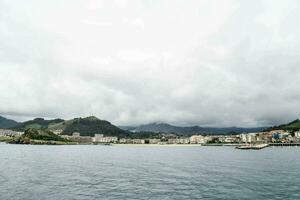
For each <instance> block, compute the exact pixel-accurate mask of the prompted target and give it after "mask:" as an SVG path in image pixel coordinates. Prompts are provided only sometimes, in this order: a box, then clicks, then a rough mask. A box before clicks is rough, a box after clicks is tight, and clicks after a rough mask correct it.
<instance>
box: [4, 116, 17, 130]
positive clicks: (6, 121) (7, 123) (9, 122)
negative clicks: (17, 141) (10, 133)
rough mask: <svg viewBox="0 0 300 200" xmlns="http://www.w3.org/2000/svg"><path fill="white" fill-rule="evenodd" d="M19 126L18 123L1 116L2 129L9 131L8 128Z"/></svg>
mask: <svg viewBox="0 0 300 200" xmlns="http://www.w3.org/2000/svg"><path fill="white" fill-rule="evenodd" d="M17 125H18V122H16V121H14V120H11V119H6V118H5V117H2V116H0V128H2V129H7V128H12V127H15V126H17Z"/></svg>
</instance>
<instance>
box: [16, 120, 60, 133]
mask: <svg viewBox="0 0 300 200" xmlns="http://www.w3.org/2000/svg"><path fill="white" fill-rule="evenodd" d="M63 121H64V120H62V119H53V120H45V119H43V118H35V119H33V120H29V121H26V122H23V123H19V124H18V125H17V126H15V127H13V129H14V130H17V131H25V130H27V129H29V128H34V129H48V127H49V126H51V125H54V124H57V123H61V122H63Z"/></svg>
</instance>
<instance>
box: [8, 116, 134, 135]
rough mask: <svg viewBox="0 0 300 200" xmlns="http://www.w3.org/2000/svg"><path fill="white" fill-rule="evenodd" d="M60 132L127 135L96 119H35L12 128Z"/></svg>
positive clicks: (68, 133)
mask: <svg viewBox="0 0 300 200" xmlns="http://www.w3.org/2000/svg"><path fill="white" fill-rule="evenodd" d="M30 128H33V129H38V130H50V131H58V130H60V131H62V134H65V135H71V134H72V133H73V132H79V133H80V134H81V136H92V137H93V136H94V134H104V135H106V136H117V137H125V136H128V133H127V132H126V131H124V130H122V129H120V128H118V127H116V126H114V125H112V124H111V123H110V122H108V121H105V120H100V119H98V118H96V117H86V118H75V119H71V120H63V119H53V120H45V119H43V118H35V119H33V120H29V121H26V122H23V123H20V124H18V125H17V126H15V127H13V128H12V129H13V130H17V131H25V130H27V129H30Z"/></svg>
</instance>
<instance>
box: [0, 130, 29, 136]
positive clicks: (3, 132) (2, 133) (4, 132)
mask: <svg viewBox="0 0 300 200" xmlns="http://www.w3.org/2000/svg"><path fill="white" fill-rule="evenodd" d="M23 134H24V132H20V131H12V130H8V129H0V136H20V135H23Z"/></svg>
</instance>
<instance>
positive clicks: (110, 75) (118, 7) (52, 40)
mask: <svg viewBox="0 0 300 200" xmlns="http://www.w3.org/2000/svg"><path fill="white" fill-rule="evenodd" d="M299 10H300V1H298V0H285V1H282V0H251V1H243V0H238V1H237V0H222V1H220V0H218V1H215V0H184V1H183V0H107V1H105V0H103V1H102V0H44V1H40V0H27V1H22V0H0V83H1V84H0V94H1V95H0V114H1V115H3V116H7V117H10V118H13V119H16V120H19V121H22V120H27V119H30V118H35V117H44V118H64V119H71V118H74V117H84V116H90V115H94V116H97V117H98V118H101V119H105V120H108V121H110V122H112V123H114V124H116V125H139V124H146V123H152V122H166V123H171V124H175V125H181V126H186V125H202V126H217V127H226V126H243V127H255V126H266V125H276V124H281V123H286V122H288V121H291V120H294V119H297V118H299V116H300V92H299V89H300V87H299V86H300V26H299V21H300V12H299Z"/></svg>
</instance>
